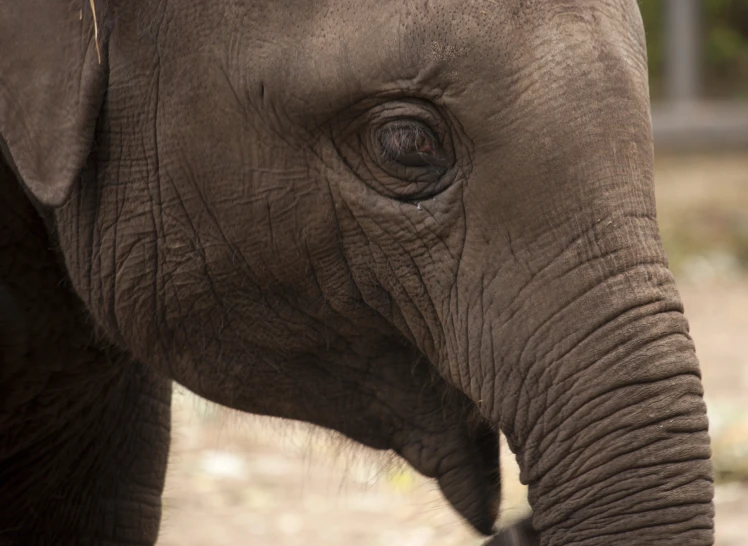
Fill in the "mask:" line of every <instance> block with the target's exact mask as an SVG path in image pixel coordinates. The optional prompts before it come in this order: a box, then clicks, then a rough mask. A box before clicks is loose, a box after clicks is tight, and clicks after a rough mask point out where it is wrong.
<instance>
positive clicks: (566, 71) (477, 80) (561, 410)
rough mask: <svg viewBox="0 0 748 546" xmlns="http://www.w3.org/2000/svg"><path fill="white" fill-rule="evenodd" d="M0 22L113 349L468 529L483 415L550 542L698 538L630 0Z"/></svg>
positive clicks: (42, 197) (18, 7)
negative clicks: (360, 450)
mask: <svg viewBox="0 0 748 546" xmlns="http://www.w3.org/2000/svg"><path fill="white" fill-rule="evenodd" d="M90 5H93V6H94V8H95V9H94V10H93V11H92V10H91V9H90ZM0 14H1V15H2V16H1V17H0V52H2V55H1V56H0V81H1V82H2V84H3V85H2V86H0V134H2V137H3V140H4V142H5V148H6V156H7V158H8V159H9V160H11V161H12V163H13V165H14V169H15V171H16V172H17V174H18V178H19V179H20V180H22V181H23V182H24V185H25V187H26V188H27V190H28V192H29V194H30V196H31V198H32V199H34V200H35V202H37V203H38V204H39V207H40V209H41V210H42V211H44V214H45V215H46V216H47V218H48V224H49V226H50V230H51V232H52V233H53V234H54V237H55V239H56V241H57V244H58V245H59V248H60V250H61V253H62V255H63V256H64V260H65V267H66V270H67V274H68V276H69V279H70V281H71V284H72V286H73V287H74V290H75V291H76V293H77V294H78V295H79V296H80V298H81V299H82V301H83V302H84V303H85V305H86V307H87V309H88V310H89V312H90V314H91V316H92V317H93V319H94V321H95V323H96V325H97V326H98V327H99V328H101V330H102V331H103V332H104V333H105V335H106V336H107V338H108V339H110V340H112V341H113V342H114V343H116V344H117V345H119V346H120V347H122V348H124V349H126V350H127V351H129V353H131V354H132V355H133V356H134V357H135V358H137V359H138V360H140V361H142V362H144V363H146V364H147V365H148V366H150V367H151V368H152V369H154V370H158V371H159V372H160V373H163V374H165V375H166V376H168V377H170V378H172V379H174V380H176V381H178V382H179V383H181V384H182V385H185V386H186V387H187V388H189V389H191V390H193V391H194V392H196V393H198V394H200V395H202V396H204V397H206V398H208V399H210V400H213V401H215V402H218V403H220V404H223V405H226V406H229V407H231V408H236V409H238V410H242V411H246V412H252V413H257V414H265V415H273V416H279V417H285V418H290V419H298V420H303V421H307V422H311V423H315V424H317V425H321V426H323V427H328V428H331V429H334V430H337V431H339V432H341V433H343V434H344V435H347V436H349V437H350V438H352V439H354V440H356V441H357V442H360V443H362V444H365V445H367V446H370V447H373V448H377V449H383V450H384V449H387V450H393V451H394V452H396V453H397V454H399V455H400V456H402V457H403V458H404V459H406V460H407V461H408V462H409V463H410V464H411V465H412V466H413V467H414V468H416V469H417V470H418V471H419V472H421V473H422V474H424V475H426V476H430V477H434V478H436V479H437V480H438V482H439V484H440V486H441V488H442V490H443V492H444V494H445V496H446V498H447V499H448V500H449V502H450V503H451V504H452V505H453V506H454V507H455V508H456V509H457V510H458V511H459V512H460V513H461V514H463V515H464V517H465V518H466V520H467V521H469V522H470V523H471V524H472V525H473V526H474V527H475V528H476V529H478V530H479V531H482V532H484V533H490V532H491V530H492V527H493V525H494V521H495V519H496V516H497V512H498V503H499V501H498V499H499V488H500V484H499V473H498V448H497V445H498V439H497V438H498V437H497V434H498V431H499V430H501V431H503V432H504V433H505V435H506V437H507V440H508V442H509V445H510V447H511V449H512V450H513V452H514V453H515V454H516V456H517V459H518V462H519V465H520V468H521V478H522V481H523V482H524V483H526V484H528V485H529V496H530V503H531V505H532V507H533V514H534V515H533V520H532V526H533V527H534V529H535V530H537V532H538V533H539V534H540V537H541V538H540V540H541V542H542V543H543V544H589V545H592V544H606V545H609V544H671V543H673V544H676V543H677V544H694V545H696V544H703V545H707V544H711V543H712V527H713V524H712V518H713V508H712V504H711V500H712V477H711V467H710V463H709V457H710V447H709V437H708V434H707V419H706V411H705V406H704V402H703V399H702V385H701V381H700V372H699V366H698V362H697V359H696V357H695V354H694V347H693V345H692V342H691V339H690V338H689V336H688V326H687V322H686V320H685V318H684V315H683V309H682V306H681V302H680V299H679V296H678V293H677V290H676V287H675V284H674V280H673V277H672V275H671V273H670V272H669V271H668V268H667V261H666V257H665V254H664V252H663V249H662V246H661V242H660V237H659V233H658V227H657V221H656V217H655V201H654V191H653V172H652V171H653V148H652V135H651V126H650V113H649V99H648V82H647V59H646V52H645V41H644V34H643V28H642V22H641V19H640V15H639V12H638V8H637V4H636V2H635V0H563V1H560V0H559V1H553V2H550V1H547V2H546V1H544V2H533V1H527V0H501V1H493V0H462V1H454V0H446V1H441V2H432V1H428V0H427V1H416V0H407V1H402V0H359V1H356V2H351V1H350V0H326V1H324V2H298V1H295V0H294V1H292V0H274V1H273V2H269V1H264V0H231V1H229V0H218V1H212V2H190V3H182V2H157V1H154V0H128V1H123V0H106V1H105V0H97V1H96V2H95V3H94V4H89V2H83V1H80V0H79V1H73V0H67V1H64V2H51V1H49V0H24V2H22V3H21V2H14V3H8V4H6V5H3V6H2V7H1V8H0ZM39 29H44V32H42V31H41V30H39ZM11 52H12V53H13V54H12V55H9V54H8V53H11Z"/></svg>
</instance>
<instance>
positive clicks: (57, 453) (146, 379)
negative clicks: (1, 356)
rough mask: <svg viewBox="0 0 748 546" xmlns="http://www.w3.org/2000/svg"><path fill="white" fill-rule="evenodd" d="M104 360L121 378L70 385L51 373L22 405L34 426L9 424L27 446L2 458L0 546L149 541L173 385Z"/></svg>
mask: <svg viewBox="0 0 748 546" xmlns="http://www.w3.org/2000/svg"><path fill="white" fill-rule="evenodd" d="M101 357H102V358H101V359H100V360H99V361H98V362H97V363H96V364H98V365H100V366H101V367H102V368H106V367H108V366H112V365H113V364H115V365H117V366H121V367H122V371H121V373H116V374H112V375H110V376H108V377H107V378H106V380H104V381H86V380H85V378H80V379H81V380H80V381H79V382H77V388H70V387H71V386H70V385H66V384H65V383H66V382H67V381H69V380H70V378H69V377H67V378H66V377H64V375H62V374H58V375H50V376H49V378H48V381H47V388H46V389H45V390H44V391H42V392H41V393H40V395H39V396H37V397H36V398H35V403H33V404H27V405H26V406H25V407H26V408H27V409H28V408H31V407H34V408H36V414H31V415H28V414H27V415H25V416H24V417H25V418H26V419H27V422H28V423H29V424H30V425H32V428H28V427H26V428H22V427H18V426H16V427H13V426H11V427H10V428H11V431H12V432H14V433H15V434H21V435H22V436H21V439H22V440H23V444H24V448H23V449H22V450H20V451H17V452H15V453H12V455H10V456H9V457H7V458H4V459H2V460H0V483H1V484H2V487H0V506H2V507H3V509H2V510H1V511H0V545H2V546H11V545H12V546H48V545H50V544H54V545H56V546H99V545H104V544H106V545H107V546H112V545H116V544H128V545H132V544H138V545H143V546H144V545H147V544H154V543H155V541H156V538H157V535H158V528H159V520H160V516H161V498H160V497H161V492H162V488H163V483H164V476H165V472H166V461H167V454H168V447H169V425H170V397H171V386H170V383H169V382H168V381H166V380H163V379H161V378H160V377H156V376H154V375H153V373H152V372H151V371H150V370H148V369H147V368H146V367H145V366H143V365H141V364H139V363H134V362H128V361H124V362H123V361H121V360H120V362H112V361H111V360H110V359H109V358H108V357H107V356H105V355H101ZM60 391H64V401H65V404H62V403H60V402H62V401H63V398H60V396H59V395H60ZM49 402H51V405H49V406H45V404H47V403H49ZM6 425H7V423H6ZM3 443H5V440H3ZM19 443H20V442H19ZM3 448H4V451H7V450H8V449H9V446H7V445H5V446H3Z"/></svg>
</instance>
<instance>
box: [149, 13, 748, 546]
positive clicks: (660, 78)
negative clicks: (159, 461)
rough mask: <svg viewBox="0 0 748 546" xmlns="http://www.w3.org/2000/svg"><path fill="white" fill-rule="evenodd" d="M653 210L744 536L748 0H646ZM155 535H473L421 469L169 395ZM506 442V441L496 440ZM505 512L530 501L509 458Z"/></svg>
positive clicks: (396, 543) (171, 541)
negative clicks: (165, 465) (165, 467)
mask: <svg viewBox="0 0 748 546" xmlns="http://www.w3.org/2000/svg"><path fill="white" fill-rule="evenodd" d="M640 6H641V9H642V13H643V16H644V19H645V25H646V29H647V37H648V42H649V45H648V47H649V59H650V79H651V91H652V99H653V107H652V111H653V114H652V117H653V122H654V130H655V142H656V188H657V198H658V209H659V210H658V214H659V220H660V225H661V229H662V235H663V240H664V244H665V247H666V249H667V251H668V255H669V258H670V261H671V268H672V269H673V271H674V273H675V275H676V277H677V280H678V283H679V288H680V290H681V294H682V297H683V301H684V304H685V307H686V314H687V316H688V318H689V321H690V323H691V333H692V335H693V338H694V340H695V343H696V349H697V353H698V355H699V357H700V360H701V365H702V370H703V377H704V384H705V389H706V398H707V404H708V407H709V417H710V427H711V434H712V438H713V440H714V466H715V472H716V478H717V488H716V510H717V545H718V546H748V532H746V529H748V524H746V521H745V519H746V516H748V0H641V1H640ZM173 430H174V442H173V449H172V456H171V462H170V468H169V474H168V477H167V484H166V492H165V499H164V502H165V518H164V522H163V525H162V534H161V539H160V540H159V546H177V545H179V546H204V545H211V546H240V545H244V544H252V545H253V546H285V545H301V544H304V545H310V546H318V545H319V546H321V545H331V546H343V545H346V546H348V545H353V544H355V545H357V546H369V545H372V546H373V545H381V546H427V545H428V546H436V545H438V546H450V545H461V546H466V545H477V544H479V543H480V541H479V539H478V538H477V537H475V536H474V535H473V534H471V533H470V531H468V530H467V529H466V528H465V526H464V525H463V524H462V523H461V522H460V521H459V519H458V518H457V517H456V515H455V514H453V513H452V511H451V510H450V509H449V508H448V507H447V506H446V505H445V503H444V502H443V501H442V499H441V496H440V494H439V492H438V490H437V489H436V488H435V487H434V486H433V485H432V484H431V483H430V482H428V481H427V480H424V479H422V478H420V477H418V476H416V475H414V474H413V473H411V472H410V471H409V470H408V469H407V468H405V467H404V466H403V465H401V464H398V463H397V462H395V461H392V460H388V459H383V457H382V455H381V454H374V453H371V452H367V451H366V450H364V449H363V448H359V447H353V446H351V445H350V444H349V443H346V442H345V441H343V440H341V439H340V438H337V437H335V436H333V435H332V434H331V433H328V432H324V431H318V430H312V429H311V428H310V427H308V426H305V425H297V424H293V423H280V422H278V421H274V420H270V419H266V418H258V417H250V416H244V415H240V414H238V413H235V412H229V411H228V410H225V409H221V408H218V407H216V406H213V405H211V404H209V403H207V402H204V401H201V400H198V399H196V398H195V397H194V396H193V395H191V394H189V393H186V392H184V391H181V390H180V391H177V392H176V393H175V400H174V428H173ZM504 449H505V448H504ZM502 466H503V469H502V471H503V474H504V492H503V497H504V500H503V504H502V515H501V517H502V520H503V521H504V522H510V521H511V520H513V519H515V518H518V517H521V516H522V515H524V514H526V513H527V510H528V508H527V503H526V497H525V490H524V488H523V487H522V486H521V485H520V483H519V480H518V478H517V473H518V472H517V468H516V464H515V463H514V458H513V456H512V455H511V454H510V453H509V452H508V451H506V449H505V453H504V456H503V458H502Z"/></svg>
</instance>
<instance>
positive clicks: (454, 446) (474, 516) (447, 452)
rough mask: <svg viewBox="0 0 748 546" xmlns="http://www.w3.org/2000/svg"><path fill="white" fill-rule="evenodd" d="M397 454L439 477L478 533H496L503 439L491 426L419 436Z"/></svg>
mask: <svg viewBox="0 0 748 546" xmlns="http://www.w3.org/2000/svg"><path fill="white" fill-rule="evenodd" d="M456 436H457V437H456ZM411 438H412V437H411ZM395 451H396V452H397V453H398V454H399V455H400V456H402V457H403V458H404V459H405V460H406V461H408V463H410V464H411V465H412V466H413V468H415V469H416V470H417V471H418V472H420V473H421V474H423V475H424V476H427V477H430V478H436V480H437V483H438V484H439V488H440V489H441V491H442V493H443V494H444V497H445V498H446V499H447V500H448V501H449V503H450V504H451V505H452V506H453V507H454V509H455V510H456V511H457V512H458V513H459V514H460V515H461V516H462V517H463V518H465V520H466V521H467V522H468V523H470V525H472V526H473V527H474V528H475V529H476V530H477V531H478V532H480V533H482V534H484V535H491V534H493V533H495V532H496V528H495V524H496V519H497V517H498V511H499V502H500V498H501V474H500V471H499V437H498V434H497V433H496V432H495V431H494V430H493V428H492V427H491V426H490V425H488V424H487V423H485V422H482V421H481V422H479V423H478V424H477V425H475V426H472V427H470V430H465V429H462V430H459V431H456V430H451V431H449V432H448V433H446V434H442V435H433V436H432V435H429V436H428V437H425V438H424V437H422V436H421V437H416V438H415V439H414V440H412V441H410V442H408V443H406V444H405V445H404V446H403V447H402V448H399V449H396V450H395Z"/></svg>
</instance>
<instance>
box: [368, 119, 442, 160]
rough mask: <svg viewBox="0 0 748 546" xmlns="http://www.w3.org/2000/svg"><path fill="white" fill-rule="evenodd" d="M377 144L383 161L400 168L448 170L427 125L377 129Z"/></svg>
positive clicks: (398, 124) (393, 125)
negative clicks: (398, 165) (395, 164)
mask: <svg viewBox="0 0 748 546" xmlns="http://www.w3.org/2000/svg"><path fill="white" fill-rule="evenodd" d="M378 137H379V144H380V146H381V149H382V155H383V157H384V159H385V160H387V161H390V162H394V163H398V164H400V165H402V166H403V167H411V168H421V169H424V168H434V169H436V170H443V169H445V168H446V167H447V158H446V154H445V153H444V150H443V149H442V146H441V144H440V143H439V140H438V139H437V138H436V136H435V135H434V133H433V132H432V131H431V129H429V128H428V127H427V126H426V125H424V124H423V123H421V122H419V121H415V120H405V121H395V122H392V123H388V124H386V125H384V126H383V127H381V128H380V129H379V135H378Z"/></svg>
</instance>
